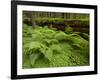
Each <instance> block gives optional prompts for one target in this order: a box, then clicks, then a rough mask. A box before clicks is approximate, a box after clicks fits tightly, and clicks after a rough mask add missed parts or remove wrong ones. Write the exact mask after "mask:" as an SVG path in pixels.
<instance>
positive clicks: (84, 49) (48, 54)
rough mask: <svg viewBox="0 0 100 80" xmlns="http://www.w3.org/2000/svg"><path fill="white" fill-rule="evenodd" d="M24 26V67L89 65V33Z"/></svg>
mask: <svg viewBox="0 0 100 80" xmlns="http://www.w3.org/2000/svg"><path fill="white" fill-rule="evenodd" d="M66 31H67V32H63V31H56V29H52V28H49V27H48V26H45V27H40V26H36V27H34V28H32V27H31V26H28V25H24V26H23V68H40V67H64V66H83V65H89V40H88V37H89V36H88V35H87V34H85V33H82V34H83V35H80V33H79V32H73V30H72V29H71V28H70V29H68V28H67V30H66Z"/></svg>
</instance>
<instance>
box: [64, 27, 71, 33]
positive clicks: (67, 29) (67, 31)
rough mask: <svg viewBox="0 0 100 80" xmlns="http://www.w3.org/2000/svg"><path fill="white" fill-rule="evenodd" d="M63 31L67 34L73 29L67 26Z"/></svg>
mask: <svg viewBox="0 0 100 80" xmlns="http://www.w3.org/2000/svg"><path fill="white" fill-rule="evenodd" d="M65 33H67V34H70V33H73V29H72V28H71V27H69V26H68V27H66V28H65Z"/></svg>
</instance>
